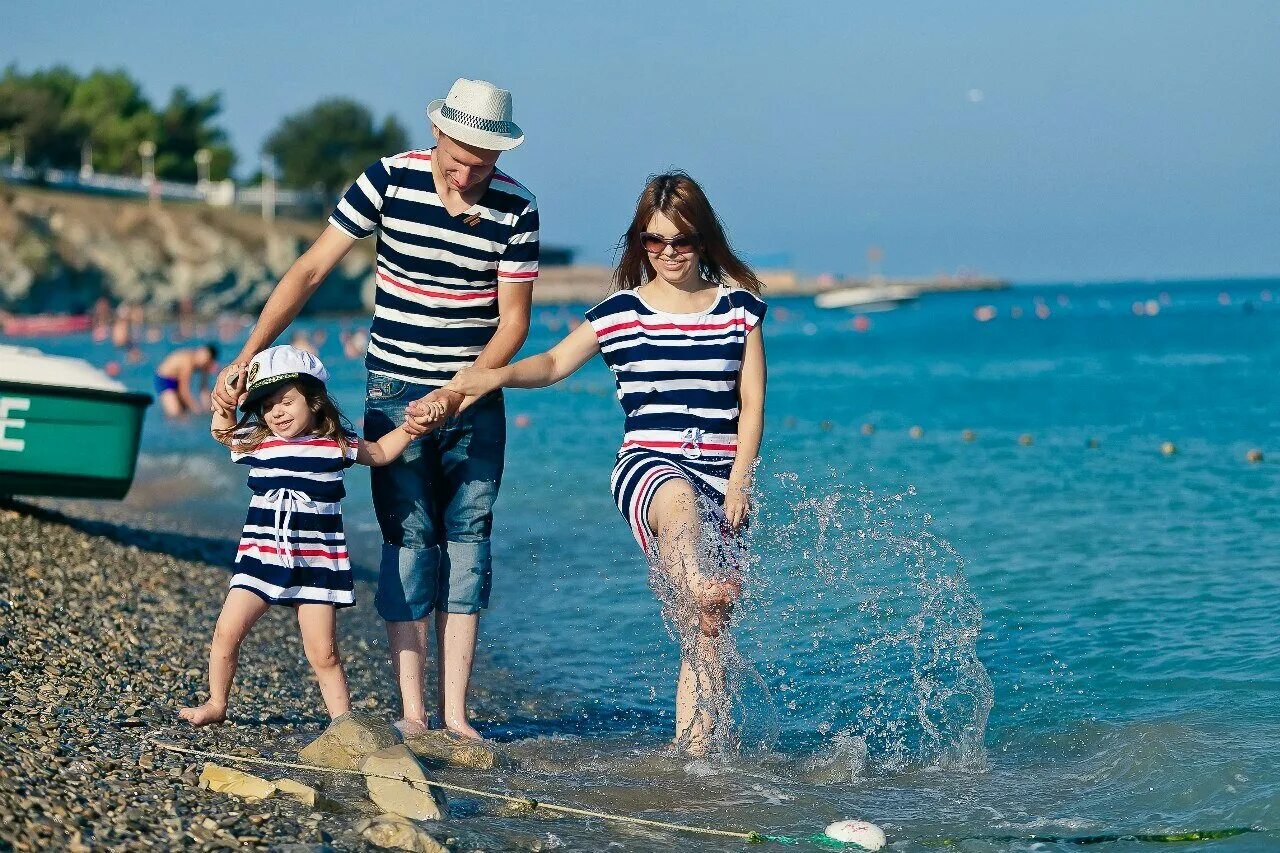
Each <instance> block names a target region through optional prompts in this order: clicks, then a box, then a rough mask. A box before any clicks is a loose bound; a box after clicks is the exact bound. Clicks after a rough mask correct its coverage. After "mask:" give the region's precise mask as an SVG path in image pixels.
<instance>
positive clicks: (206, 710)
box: [178, 702, 227, 726]
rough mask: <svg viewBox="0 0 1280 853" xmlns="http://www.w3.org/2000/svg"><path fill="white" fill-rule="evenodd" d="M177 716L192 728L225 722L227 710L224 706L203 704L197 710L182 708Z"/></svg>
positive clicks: (210, 703) (209, 703)
mask: <svg viewBox="0 0 1280 853" xmlns="http://www.w3.org/2000/svg"><path fill="white" fill-rule="evenodd" d="M178 716H179V717H181V718H182V719H184V720H186V721H187V722H188V723H190V724H191V725H193V726H208V725H211V724H213V723H221V722H223V721H224V720H226V719H227V708H226V706H225V705H215V704H213V703H212V702H205V703H204V704H203V705H201V706H200V707H199V708H183V709H182V710H181V711H179V712H178Z"/></svg>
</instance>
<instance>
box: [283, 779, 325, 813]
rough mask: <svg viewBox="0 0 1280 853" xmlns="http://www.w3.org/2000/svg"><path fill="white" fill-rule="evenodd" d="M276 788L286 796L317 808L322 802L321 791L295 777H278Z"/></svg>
mask: <svg viewBox="0 0 1280 853" xmlns="http://www.w3.org/2000/svg"><path fill="white" fill-rule="evenodd" d="M276 790H277V791H279V792H280V793H281V794H284V795H285V796H286V797H289V798H291V799H294V800H297V801H298V802H300V803H302V804H303V805H304V806H307V807H309V808H313V809H314V808H315V807H316V804H317V803H319V802H320V792H319V791H317V790H316V789H315V788H313V787H311V786H310V785H304V784H302V783H301V782H299V781H297V780H295V779H277V780H276Z"/></svg>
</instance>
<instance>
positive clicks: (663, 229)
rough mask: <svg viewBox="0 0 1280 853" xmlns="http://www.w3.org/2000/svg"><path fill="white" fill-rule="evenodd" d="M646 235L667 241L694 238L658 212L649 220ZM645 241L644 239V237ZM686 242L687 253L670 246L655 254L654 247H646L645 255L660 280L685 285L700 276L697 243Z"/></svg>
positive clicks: (665, 246)
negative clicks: (682, 237) (653, 235)
mask: <svg viewBox="0 0 1280 853" xmlns="http://www.w3.org/2000/svg"><path fill="white" fill-rule="evenodd" d="M644 233H645V234H656V235H657V236H659V237H663V238H665V239H667V240H671V239H673V238H675V237H679V236H686V237H688V236H692V235H689V234H688V232H686V231H683V230H682V229H681V228H680V227H679V226H678V225H676V224H675V223H674V222H672V221H671V220H670V219H668V218H667V217H665V216H663V215H662V212H661V211H659V212H656V213H654V214H653V216H652V218H650V219H649V224H648V225H646V226H645V229H644ZM642 239H643V237H642ZM689 242H690V241H684V245H683V246H682V248H687V249H688V250H687V251H683V252H681V251H676V247H675V246H672V245H670V244H667V245H664V246H662V249H661V251H658V252H654V251H653V250H652V247H650V246H648V245H646V246H645V254H646V255H648V257H649V263H650V264H652V265H653V269H654V272H656V273H657V274H658V278H660V279H662V280H663V281H665V282H667V283H668V284H676V285H679V284H685V283H687V282H689V281H691V280H693V279H694V278H696V277H697V275H698V249H697V241H696V240H694V241H692V246H689Z"/></svg>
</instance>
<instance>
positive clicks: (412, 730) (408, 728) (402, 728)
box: [392, 719, 431, 740]
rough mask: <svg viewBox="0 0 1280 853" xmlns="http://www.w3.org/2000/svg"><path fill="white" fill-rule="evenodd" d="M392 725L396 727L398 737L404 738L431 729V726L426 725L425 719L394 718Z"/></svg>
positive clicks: (406, 738) (418, 734)
mask: <svg viewBox="0 0 1280 853" xmlns="http://www.w3.org/2000/svg"><path fill="white" fill-rule="evenodd" d="M392 725H393V726H395V727H396V731H398V732H400V737H401V738H402V739H404V740H408V739H409V738H415V737H418V736H420V735H425V734H426V733H427V732H429V731H431V727H430V726H428V725H427V723H426V721H425V720H408V719H405V720H396V721H395V722H394V723H392Z"/></svg>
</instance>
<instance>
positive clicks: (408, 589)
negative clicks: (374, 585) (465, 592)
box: [374, 542, 441, 622]
mask: <svg viewBox="0 0 1280 853" xmlns="http://www.w3.org/2000/svg"><path fill="white" fill-rule="evenodd" d="M440 558H441V550H440V548H439V547H438V546H433V547H431V548H405V547H403V546H400V545H392V544H390V543H389V542H384V543H383V544H382V564H381V565H380V567H379V569H378V594H377V595H376V596H375V598H374V602H375V604H376V605H377V608H378V615H379V616H381V617H382V618H383V620H385V621H387V622H414V621H416V620H418V619H424V618H426V617H427V616H428V615H430V613H431V609H432V607H433V606H434V605H435V599H436V590H437V588H438V587H439V584H440V574H441V572H440V562H441V560H440Z"/></svg>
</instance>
